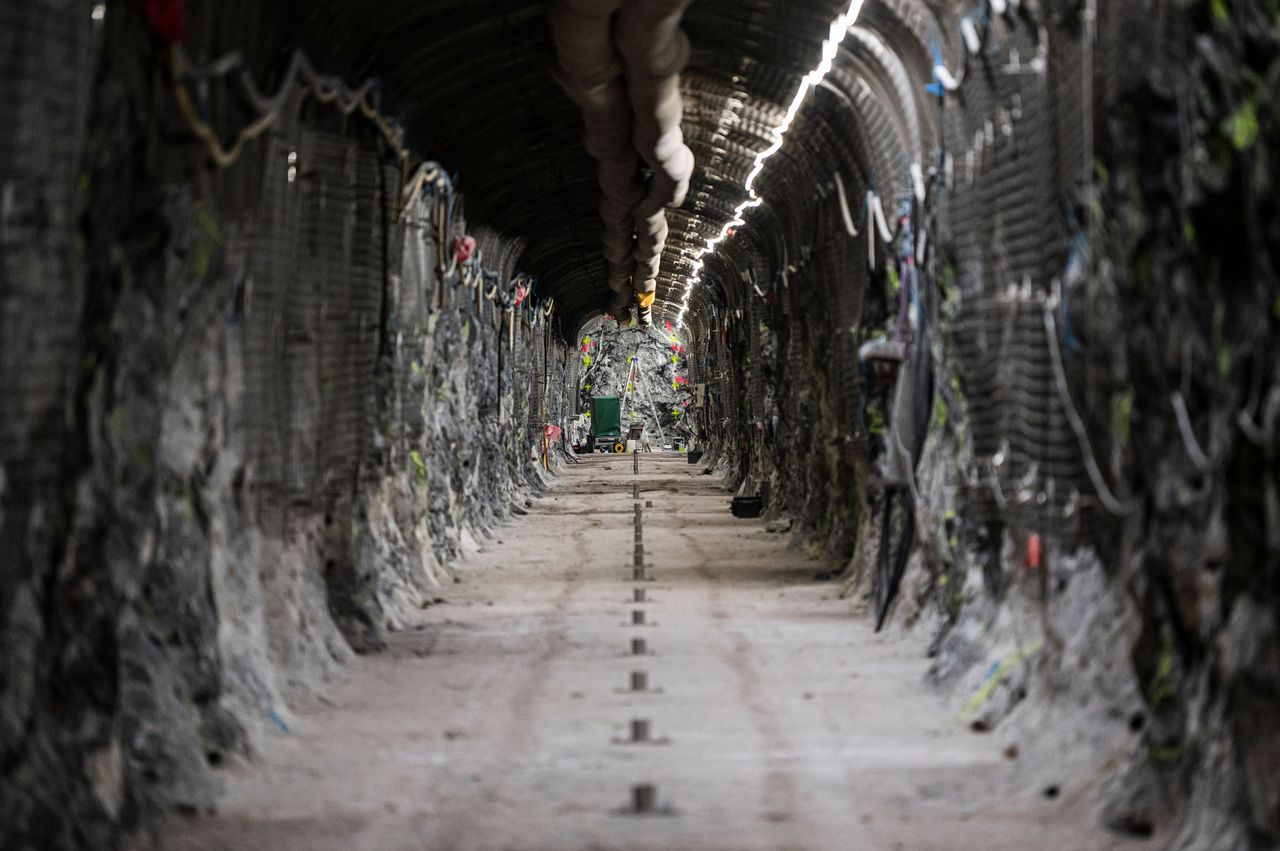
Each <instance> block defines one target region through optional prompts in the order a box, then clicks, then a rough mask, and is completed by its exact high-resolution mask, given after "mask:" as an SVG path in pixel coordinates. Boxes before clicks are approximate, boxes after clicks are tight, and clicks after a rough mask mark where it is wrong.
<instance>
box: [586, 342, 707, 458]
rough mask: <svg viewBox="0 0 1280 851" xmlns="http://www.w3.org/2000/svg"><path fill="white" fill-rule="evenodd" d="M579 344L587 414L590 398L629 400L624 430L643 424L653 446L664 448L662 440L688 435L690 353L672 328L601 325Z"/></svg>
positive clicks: (669, 440) (689, 430) (624, 411)
mask: <svg viewBox="0 0 1280 851" xmlns="http://www.w3.org/2000/svg"><path fill="white" fill-rule="evenodd" d="M578 343H579V357H580V360H581V361H582V363H583V365H582V367H581V378H580V379H579V382H578V384H579V392H580V396H581V399H582V405H583V410H586V409H587V405H588V403H589V401H590V398H591V397H592V396H618V397H619V398H623V397H625V398H626V400H627V405H626V407H625V408H624V409H623V411H622V417H623V427H624V428H625V427H626V424H627V423H628V422H636V423H639V422H643V423H644V433H645V439H646V440H647V441H649V442H650V444H651V445H653V446H656V447H657V448H661V446H659V445H658V444H659V441H660V436H664V437H665V439H666V443H670V442H671V440H672V438H673V437H676V436H680V437H685V438H688V437H689V436H690V434H691V428H692V426H691V424H690V417H689V410H688V407H689V405H688V403H689V402H690V400H691V393H690V391H689V383H688V370H687V368H686V364H687V354H686V349H685V345H684V342H683V340H682V338H681V337H680V334H679V333H678V332H677V331H675V329H674V328H672V329H671V330H667V329H666V328H649V329H645V328H629V327H620V326H619V325H618V323H616V322H613V321H612V320H598V321H596V322H592V323H590V324H588V325H587V326H586V327H585V328H584V329H583V330H582V331H581V332H580V333H579V335H578ZM633 367H634V372H633Z"/></svg>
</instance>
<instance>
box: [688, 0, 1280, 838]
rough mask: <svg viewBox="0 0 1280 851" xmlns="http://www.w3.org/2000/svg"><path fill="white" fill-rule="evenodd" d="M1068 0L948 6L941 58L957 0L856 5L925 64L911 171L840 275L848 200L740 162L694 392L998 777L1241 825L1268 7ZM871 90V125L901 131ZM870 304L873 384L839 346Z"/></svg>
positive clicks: (1271, 596)
mask: <svg viewBox="0 0 1280 851" xmlns="http://www.w3.org/2000/svg"><path fill="white" fill-rule="evenodd" d="M1096 6H1097V17H1096V19H1090V18H1089V17H1087V15H1086V10H1087V9H1090V8H1093V4H1079V3H1040V4H1021V6H1020V7H1019V8H1017V9H1014V10H1013V11H1011V12H1010V13H1009V14H1006V15H1004V16H1000V15H996V14H994V13H989V14H986V15H978V16H972V17H970V18H969V25H972V26H974V31H973V35H974V36H975V37H976V38H977V41H978V45H979V49H978V51H977V52H976V53H974V52H973V51H972V50H971V48H970V46H969V45H967V44H966V39H965V37H964V35H963V33H962V27H961V20H962V16H963V15H966V14H968V11H969V10H968V9H960V8H958V7H957V6H956V4H946V3H937V4H920V3H911V2H900V3H898V2H895V3H881V4H869V5H868V8H867V10H866V13H865V14H866V16H867V17H868V18H872V19H873V20H874V21H875V23H876V25H877V26H878V27H880V29H881V32H883V33H887V34H890V35H895V37H899V38H900V41H899V42H898V43H895V44H891V45H890V46H891V47H892V48H893V49H894V50H895V51H896V52H897V53H898V54H899V56H900V57H902V59H903V61H904V62H905V63H906V64H907V66H908V67H909V69H910V70H911V71H912V73H914V74H917V75H919V76H920V77H921V79H925V80H929V79H930V78H931V77H932V78H933V81H932V88H933V89H934V90H935V93H936V95H937V97H936V98H935V99H934V100H933V101H932V103H931V105H930V107H929V109H925V110H921V111H920V113H919V116H918V117H919V119H920V126H921V127H923V128H925V129H926V130H928V128H929V126H930V124H933V125H934V126H935V127H936V133H937V138H936V144H937V149H936V151H934V152H932V153H933V159H932V161H930V160H929V159H926V161H925V162H926V166H927V169H926V177H927V180H928V184H929V189H928V194H927V200H926V201H925V203H923V204H917V205H915V206H913V207H911V213H910V215H909V217H908V218H907V219H905V220H904V223H905V224H907V227H906V228H904V229H901V230H899V231H898V233H897V235H896V237H895V241H894V243H893V244H891V245H887V246H886V247H885V249H884V252H885V253H886V254H889V255H890V256H891V257H894V258H896V259H897V262H896V263H895V262H888V263H886V259H885V257H884V254H880V253H879V252H877V260H878V261H879V262H878V263H877V264H876V266H877V268H875V269H873V268H871V266H870V264H869V263H868V261H867V258H868V247H867V243H866V234H867V232H868V231H870V230H871V225H870V223H868V224H867V226H866V227H865V228H864V227H862V226H861V225H862V222H863V221H864V219H865V208H864V210H863V217H859V216H858V214H857V205H856V204H855V205H854V207H853V210H852V212H853V216H852V219H853V220H854V222H856V223H857V225H858V226H859V227H858V231H859V232H858V234H857V235H856V236H853V235H851V234H848V229H847V228H846V227H844V226H843V225H842V214H841V210H840V207H839V205H838V204H837V202H836V199H835V193H833V192H832V191H831V185H830V183H824V182H823V180H824V179H829V178H826V177H825V176H815V175H813V174H812V173H806V172H805V171H803V170H802V169H801V168H800V167H795V166H791V165H790V164H788V163H783V164H779V165H776V166H774V165H772V164H771V168H774V169H776V174H777V177H776V181H777V182H776V184H772V183H771V184H770V185H769V186H767V187H766V189H765V191H763V192H762V195H764V196H765V197H766V199H768V200H769V201H770V202H771V203H773V204H774V209H773V210H772V211H770V213H769V216H768V217H766V216H765V215H764V214H763V213H762V214H760V219H761V220H762V221H767V222H768V223H769V224H770V226H772V225H773V224H777V228H776V230H777V232H778V234H779V235H780V240H781V242H782V245H777V244H776V243H775V242H774V241H773V240H774V236H773V234H772V233H771V234H770V235H769V237H768V238H765V237H761V238H760V239H758V240H757V241H756V242H755V243H754V244H753V243H748V244H746V245H741V244H735V242H736V241H735V242H730V243H727V244H726V247H725V248H724V249H722V252H723V253H724V254H726V255H727V256H726V257H725V258H724V260H723V264H722V265H721V266H719V267H717V269H716V270H715V271H714V272H713V273H712V275H711V276H710V280H711V282H712V283H713V284H714V285H715V293H716V298H717V299H718V301H717V302H716V303H715V304H714V305H713V306H712V308H711V316H710V319H709V323H708V324H709V329H708V333H707V334H706V346H705V348H702V349H700V351H699V355H698V357H700V358H701V359H702V361H703V362H704V364H705V365H704V366H703V367H702V370H703V372H704V373H705V374H707V375H711V376H715V377H714V378H713V384H714V385H715V387H716V390H715V393H714V394H713V400H712V411H713V412H712V414H711V415H710V416H708V418H707V421H708V422H709V423H710V425H711V427H712V433H713V443H714V445H715V446H716V449H717V451H716V453H715V455H716V458H717V460H722V459H727V460H728V462H729V464H730V465H731V466H732V474H731V482H732V484H733V485H735V486H736V487H738V488H739V489H740V490H742V491H744V492H753V493H761V492H762V493H765V494H767V495H769V496H770V497H771V499H770V503H771V504H770V507H769V512H770V514H771V515H773V516H775V517H786V518H788V519H790V520H791V521H792V522H793V523H794V528H795V530H796V531H797V532H798V533H799V535H800V538H801V540H802V541H804V542H806V543H808V544H810V545H812V546H815V547H817V548H819V549H822V550H824V551H827V552H830V553H834V554H835V555H836V556H837V557H839V558H843V559H848V567H847V569H846V570H845V572H844V576H843V582H844V588H845V591H846V593H848V594H849V595H850V596H851V597H853V598H854V599H858V600H861V601H865V604H866V605H867V606H868V608H869V609H871V610H872V613H873V614H874V615H876V616H877V618H878V617H879V616H880V615H881V614H883V616H884V617H885V618H886V619H887V623H889V624H890V625H891V628H894V629H912V628H915V629H924V630H928V631H929V633H930V635H931V637H932V638H933V642H932V650H931V653H932V654H933V656H934V660H935V661H934V666H933V672H932V674H931V676H932V677H933V680H934V681H935V683H936V684H937V685H938V687H939V688H940V689H942V690H943V691H945V692H946V693H947V694H948V695H949V696H950V699H951V700H953V701H954V703H955V706H956V709H957V711H959V712H961V713H962V714H963V715H964V716H965V717H966V718H968V719H969V720H970V722H971V723H972V724H973V725H974V727H975V729H977V730H982V731H993V730H994V731H996V733H997V735H999V736H1001V737H1002V738H1003V739H1004V740H1005V746H1006V750H1007V752H1008V753H1010V754H1013V755H1014V756H1015V758H1019V759H1021V760H1022V761H1023V764H1024V766H1025V768H1024V769H1023V770H1024V771H1025V772H1026V776H1027V779H1028V783H1029V784H1039V787H1040V788H1041V789H1043V790H1045V793H1046V795H1049V794H1050V792H1052V794H1053V795H1058V794H1071V795H1073V796H1084V799H1085V800H1088V801H1090V802H1092V803H1093V804H1094V805H1095V806H1096V811H1097V815H1098V818H1099V819H1100V820H1101V821H1102V822H1103V823H1105V824H1107V825H1108V826H1110V827H1112V828H1113V829H1114V830H1116V831H1118V832H1120V833H1126V834H1134V835H1147V834H1151V833H1153V832H1159V833H1160V834H1161V835H1162V836H1165V837H1167V838H1168V839H1169V841H1170V842H1171V843H1172V845H1173V847H1177V848H1187V849H1191V848H1196V849H1199V848H1223V849H1228V848H1230V849H1236V848H1255V847H1256V848H1266V847H1274V846H1275V845H1276V844H1277V843H1280V821H1277V814H1278V813H1280V810H1278V808H1277V801H1278V800H1280V798H1277V789H1280V786H1278V785H1277V784H1276V783H1275V781H1274V777H1273V776H1271V775H1273V774H1274V772H1273V771H1272V772H1271V773H1270V774H1268V772H1267V770H1266V769H1264V768H1263V766H1268V765H1269V766H1274V765H1275V759H1276V754H1275V752H1274V747H1273V744H1272V743H1273V742H1275V741H1277V740H1278V737H1277V736H1276V732H1277V731H1276V730H1275V728H1274V723H1275V719H1276V718H1277V717H1280V713H1278V712H1277V710H1280V689H1278V688H1277V683H1278V682H1280V644H1278V643H1277V626H1278V625H1280V582H1278V580H1277V576H1278V574H1277V565H1280V546H1278V544H1280V541H1278V540H1277V538H1276V536H1275V534H1274V533H1273V532H1272V531H1269V530H1274V529H1275V528H1276V521H1277V519H1280V513H1278V512H1280V497H1278V496H1277V495H1278V494H1280V484H1278V482H1277V470H1280V467H1278V466H1277V463H1276V451H1277V450H1276V446H1277V443H1276V439H1277V432H1276V424H1277V422H1278V421H1280V414H1277V412H1278V411H1280V403H1278V402H1276V401H1274V400H1275V399H1277V398H1280V390H1278V389H1277V388H1280V373H1277V364H1280V351H1278V350H1277V340H1280V312H1278V310H1280V308H1278V307H1277V301H1276V294H1277V293H1278V292H1280V282H1278V281H1277V280H1276V275H1275V269H1276V257H1275V247H1274V246H1275V245H1277V244H1280V242H1277V239H1276V237H1277V234H1276V233H1274V232H1273V231H1274V230H1275V228H1276V225H1275V223H1274V218H1275V217H1274V216H1273V215H1272V210H1271V208H1272V204H1273V202H1272V200H1271V199H1270V194H1269V191H1268V189H1267V187H1268V186H1269V182H1270V181H1271V180H1272V178H1273V176H1274V171H1275V167H1276V165H1277V159H1276V156H1275V148H1276V145H1277V138H1278V137H1277V125H1276V123H1275V107H1276V101H1275V96H1274V90H1273V89H1272V88H1268V85H1269V84H1267V83H1263V82H1262V81H1267V80H1272V79H1273V78H1274V77H1275V74H1276V67H1275V60H1274V57H1275V55H1276V52H1275V44H1274V41H1275V39H1276V29H1275V26H1274V15H1273V11H1274V10H1269V9H1270V7H1268V6H1267V5H1266V4H1263V3H1240V4H1235V3H1233V4H1224V3H1216V2H1201V3H1191V4H1155V5H1154V7H1151V8H1145V7H1144V8H1136V7H1132V6H1127V5H1125V4H1096ZM1007 8H1009V9H1013V4H1009V6H1008V7H1007ZM895 16H897V18H898V19H897V20H896V21H894V20H892V19H893V18H894V17H895ZM1091 32H1096V37H1093V36H1090V35H1089V33H1091ZM930 44H932V47H930ZM842 61H843V62H844V63H846V64H847V65H848V66H849V67H858V66H857V63H858V62H859V61H864V60H861V58H860V57H858V56H857V55H856V53H855V55H852V56H849V55H846V56H843V57H842ZM935 62H940V63H943V64H945V65H946V66H948V67H949V68H950V69H951V71H952V72H953V74H954V76H955V77H956V78H957V80H956V82H957V87H956V89H955V90H954V91H952V90H950V89H947V88H946V87H945V86H944V85H943V83H941V82H939V78H937V77H935V76H934V74H933V71H932V69H933V65H934V63H935ZM839 75H840V63H837V67H836V69H835V70H834V71H833V78H834V79H836V80H837V82H839V80H840V77H839ZM872 88H874V87H872ZM814 97H815V99H816V101H817V102H819V103H820V102H821V99H822V98H823V97H825V95H822V94H821V93H819V94H816V95H815V96H814ZM889 100H890V99H886V103H888V102H889ZM896 108H898V109H902V110H905V111H906V112H907V113H910V112H911V110H912V106H911V105H910V104H903V103H901V102H898V104H897V107H896ZM933 109H936V110H937V112H936V117H935V115H933V114H931V111H932V110H933ZM803 120H804V119H803V117H802V118H801V119H799V121H803ZM876 120H877V119H876V115H875V111H874V110H872V109H868V110H866V118H865V123H866V125H867V126H866V128H865V130H864V137H863V138H864V139H866V140H868V141H869V142H870V143H871V147H872V148H873V149H874V147H875V146H876V145H878V144H882V145H883V146H885V147H889V148H892V147H894V146H898V145H902V144H904V143H903V142H902V141H901V140H899V139H897V138H895V137H894V135H893V134H892V133H889V132H887V131H885V132H882V131H881V130H879V129H877V125H876ZM904 123H905V119H904ZM798 126H801V127H803V126H804V125H802V124H799V123H798ZM794 132H796V131H794V130H793V133H794ZM801 138H802V139H805V141H804V142H798V143H797V144H807V138H806V137H804V136H803V135H802V136H801ZM851 159H853V161H854V162H856V163H857V165H858V166H861V167H863V168H866V169H868V171H870V172H871V173H873V174H874V173H878V174H879V175H880V177H881V187H882V192H883V194H884V195H886V196H888V195H889V192H888V191H887V190H884V189H883V186H884V179H883V176H884V174H885V169H883V168H878V166H877V164H876V159H877V158H876V155H875V154H874V152H873V153H872V154H870V155H865V156H862V155H857V154H855V155H852V156H851ZM930 166H931V167H930ZM768 174H769V173H768V172H766V177H767V175H768ZM1086 177H1087V179H1086ZM815 179H816V180H818V181H819V183H818V186H817V187H816V189H815V192H814V193H813V195H811V196H808V197H806V198H805V199H804V200H803V201H796V200H794V199H793V197H792V196H791V195H789V194H788V193H787V192H786V191H785V190H781V191H779V192H775V193H774V194H771V193H770V191H769V189H770V188H772V187H773V186H792V185H809V184H812V183H813V181H814V180H815ZM845 182H846V183H849V182H850V180H849V178H848V176H847V174H846V177H845ZM846 189H847V190H848V195H849V196H851V197H853V198H858V197H859V196H860V193H861V192H862V191H863V190H864V189H865V186H859V185H857V184H854V185H853V186H847V187H846ZM779 194H780V195H782V198H781V199H780V200H779V199H778V195H779ZM757 227H764V225H761V224H759V223H757ZM920 233H927V234H928V237H929V239H928V243H927V247H926V248H924V249H923V253H921V252H920V245H921V243H920V242H919V241H916V240H914V236H915V235H916V234H920ZM847 234H848V235H847ZM904 243H905V245H906V246H909V248H910V249H911V250H910V253H909V254H907V253H899V251H900V250H901V248H902V247H903V245H904ZM762 244H764V245H763V247H761V245H762ZM908 256H911V257H912V259H913V260H915V261H916V262H915V263H913V264H910V265H913V266H914V270H913V271H914V272H915V273H918V275H919V280H918V282H917V284H916V286H915V287H913V288H911V289H909V290H907V292H908V293H909V295H908V298H907V299H906V301H899V299H900V298H902V293H903V286H904V281H905V278H906V274H907V272H906V269H907V265H908V264H906V263H905V262H904V259H905V258H906V257H908ZM797 258H799V259H797ZM900 305H902V306H903V307H904V309H903V310H902V311H900V310H899V307H900ZM899 317H905V321H906V322H907V323H908V324H907V327H908V328H909V329H910V332H909V333H908V334H907V335H906V343H907V347H908V349H907V360H906V363H905V365H904V366H903V368H902V372H901V375H902V376H903V378H902V379H901V381H900V382H899V383H898V384H897V385H896V386H895V389H894V390H893V391H891V392H889V393H887V394H883V395H880V396H879V398H877V396H878V394H881V393H882V390H881V389H880V388H878V385H877V382H876V381H875V379H874V375H873V371H872V369H871V366H872V364H870V363H869V362H868V361H867V360H866V359H860V358H859V357H858V354H857V351H858V347H859V346H861V345H862V344H863V343H865V342H867V341H870V340H873V339H874V338H876V337H877V336H881V335H885V336H888V337H890V338H892V337H893V336H894V334H895V330H896V328H895V326H899V324H900V323H901V322H902V321H903V320H902V319H900V318H899ZM903 391H905V392H903ZM904 398H905V400H906V401H907V402H910V403H911V404H910V405H909V406H906V407H902V403H903V400H904ZM899 437H900V438H901V439H902V442H903V444H904V447H903V450H904V452H905V453H906V454H907V455H909V456H910V458H911V460H912V466H913V467H914V469H915V475H914V476H912V477H910V479H909V480H908V481H904V480H902V479H901V477H898V476H895V475H894V471H893V469H892V464H891V463H886V461H887V460H888V461H891V460H892V456H893V454H894V446H895V441H896V440H897V439H898V438H899ZM904 504H907V505H909V506H911V509H912V510H911V511H910V513H909V515H908V514H904V512H903V510H902V506H903V505H904ZM886 506H888V508H889V510H888V513H887V514H886ZM886 517H887V518H888V519H887V520H886ZM904 518H905V519H904ZM785 525H786V524H783V527H785ZM775 528H781V527H775ZM1019 754H1020V755H1021V756H1018V755H1019ZM1033 788H1034V787H1033Z"/></svg>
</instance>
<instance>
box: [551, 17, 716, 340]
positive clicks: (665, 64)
mask: <svg viewBox="0 0 1280 851" xmlns="http://www.w3.org/2000/svg"><path fill="white" fill-rule="evenodd" d="M689 2H690V0H626V2H625V3H624V2H623V0H557V2H554V3H552V4H551V7H550V9H549V10H548V16H549V19H550V22H551V32H552V37H553V38H554V40H555V44H556V53H557V56H558V63H559V77H560V82H561V84H562V85H563V86H564V88H565V90H566V91H567V92H568V93H569V95H570V97H572V98H573V100H574V101H575V102H576V103H577V104H578V106H579V108H580V109H581V110H582V116H583V123H584V125H585V131H584V132H585V142H586V148H587V152H588V153H590V154H591V156H592V157H594V158H595V159H596V161H597V162H598V163H599V168H598V176H599V184H600V195H601V197H600V219H601V223H602V232H601V240H602V243H603V251H604V257H605V261H606V263H607V264H608V268H609V280H608V283H609V289H610V290H611V291H612V297H611V300H610V306H609V312H610V313H611V314H613V315H614V316H616V317H618V318H619V319H621V318H622V315H623V314H624V312H625V311H626V308H627V305H628V304H629V302H630V298H629V296H628V290H633V291H634V292H635V297H636V301H637V306H638V314H639V316H640V321H641V322H642V324H645V325H648V324H650V323H651V321H652V304H653V293H654V291H655V290H656V288H657V277H658V269H659V266H660V264H661V260H662V250H663V248H664V247H665V245H666V240H667V234H668V228H667V220H666V208H667V207H668V206H678V205H679V204H682V203H683V202H684V197H685V195H686V194H687V193H688V190H689V181H690V179H691V177H692V175H693V152H692V151H690V150H689V148H688V146H687V145H685V144H684V136H683V133H682V132H681V130H680V122H681V119H682V118H683V114H684V104H683V101H682V99H681V97H680V72H681V70H683V69H684V66H685V63H686V62H687V61H688V57H689V43H688V39H687V38H686V37H685V35H684V33H683V32H681V30H680V21H681V19H682V18H683V16H684V10H685V8H686V7H687V6H688V4H689ZM624 74H625V77H624ZM624 79H625V84H624ZM641 158H643V161H644V163H645V164H646V165H647V166H648V167H649V169H650V170H651V171H652V174H653V177H652V179H651V180H650V182H649V186H648V188H647V192H646V191H645V188H644V187H642V186H641V182H640V161H641Z"/></svg>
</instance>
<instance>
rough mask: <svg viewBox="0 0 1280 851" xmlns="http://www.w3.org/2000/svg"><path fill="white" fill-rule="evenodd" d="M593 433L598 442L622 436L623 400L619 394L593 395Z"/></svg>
mask: <svg viewBox="0 0 1280 851" xmlns="http://www.w3.org/2000/svg"><path fill="white" fill-rule="evenodd" d="M591 435H592V437H594V438H595V439H596V442H597V443H602V442H604V441H606V440H617V439H619V438H621V437H622V400H621V399H619V398H618V397H617V396H592V397H591Z"/></svg>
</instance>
